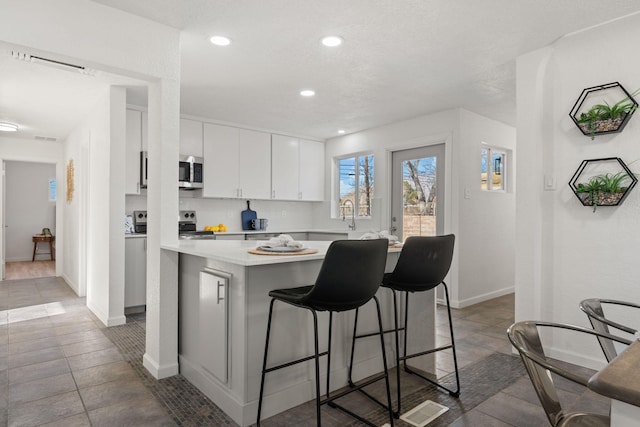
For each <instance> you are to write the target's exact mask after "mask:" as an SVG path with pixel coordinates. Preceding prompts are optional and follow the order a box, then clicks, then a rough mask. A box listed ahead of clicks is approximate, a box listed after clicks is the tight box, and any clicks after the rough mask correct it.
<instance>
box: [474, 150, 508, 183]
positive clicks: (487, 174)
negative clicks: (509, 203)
mask: <svg viewBox="0 0 640 427" xmlns="http://www.w3.org/2000/svg"><path fill="white" fill-rule="evenodd" d="M483 144H484V143H483ZM506 167H507V152H506V151H504V150H500V149H498V148H493V147H488V146H485V147H483V148H482V149H481V150H480V188H481V189H482V190H485V191H505V190H506V176H507V173H506V172H507V170H506ZM489 178H490V179H489Z"/></svg>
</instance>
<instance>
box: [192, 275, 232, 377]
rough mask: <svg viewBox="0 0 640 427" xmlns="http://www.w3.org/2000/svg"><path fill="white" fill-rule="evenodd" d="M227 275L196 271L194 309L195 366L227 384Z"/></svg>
mask: <svg viewBox="0 0 640 427" xmlns="http://www.w3.org/2000/svg"><path fill="white" fill-rule="evenodd" d="M228 286H229V276H228V275H226V274H225V273H222V272H218V271H214V270H209V269H205V270H203V271H201V272H200V289H199V290H200V295H199V296H200V298H199V300H198V301H199V307H198V337H199V344H200V348H199V351H198V363H199V364H200V366H201V367H202V368H203V369H204V370H205V371H207V372H208V373H209V374H211V375H213V376H214V377H216V378H217V379H218V380H219V381H221V382H223V383H226V382H227V376H228V372H227V369H228V368H227V367H228V360H227V354H228V333H227V330H228V325H227V306H228V303H227V290H228V289H227V288H228Z"/></svg>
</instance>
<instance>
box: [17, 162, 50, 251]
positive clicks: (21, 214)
mask: <svg viewBox="0 0 640 427" xmlns="http://www.w3.org/2000/svg"><path fill="white" fill-rule="evenodd" d="M55 177H56V165H55V164H51V163H33V162H10V161H8V162H6V167H5V180H6V181H5V183H6V193H5V197H6V199H5V202H6V206H5V225H6V228H5V233H6V234H5V239H6V240H5V242H6V250H7V253H6V255H5V261H7V262H10V261H31V258H32V255H33V242H32V241H31V236H33V235H34V234H38V233H40V232H41V231H42V228H44V227H47V228H49V229H50V230H51V232H52V233H53V234H54V235H55V234H56V232H55V229H56V224H55V221H56V202H55V201H49V179H51V178H54V179H55ZM48 251H49V245H48V244H42V243H40V244H39V245H38V253H44V252H48ZM36 258H37V259H38V260H48V259H50V258H49V255H47V256H44V255H37V256H36Z"/></svg>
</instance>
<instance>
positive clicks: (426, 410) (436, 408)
mask: <svg viewBox="0 0 640 427" xmlns="http://www.w3.org/2000/svg"><path fill="white" fill-rule="evenodd" d="M448 410H449V408H447V407H446V406H444V405H441V404H439V403H436V402H432V401H431V400H427V401H425V402H423V403H421V404H420V405H418V406H416V407H415V408H413V409H412V410H410V411H409V412H406V413H404V414H402V415H400V419H401V420H402V421H404V422H407V423H409V424H411V425H412V426H416V427H424V426H426V425H427V424H429V423H430V422H431V421H433V420H435V419H436V418H438V417H439V416H440V415H442V414H444V413H445V412H447V411H448Z"/></svg>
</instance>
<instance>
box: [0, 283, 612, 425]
mask: <svg viewBox="0 0 640 427" xmlns="http://www.w3.org/2000/svg"><path fill="white" fill-rule="evenodd" d="M513 304H514V299H513V295H507V296H504V297H500V298H496V299H494V300H491V301H487V302H484V303H481V304H476V305H474V306H471V307H468V308H465V309H461V310H453V317H454V329H455V337H456V343H457V352H458V360H459V366H460V370H461V382H462V393H461V396H460V398H458V399H455V398H452V397H450V396H449V395H448V394H446V393H443V392H441V391H438V390H435V389H434V387H433V386H431V385H429V384H427V383H424V382H422V381H420V380H418V379H417V378H415V377H414V376H410V375H405V374H403V377H402V390H403V407H404V408H405V410H408V409H410V408H412V407H414V406H416V405H418V404H419V403H421V402H422V401H424V400H425V399H431V400H434V401H438V402H440V403H442V404H445V405H446V406H448V407H449V408H450V410H449V411H448V412H447V413H445V414H444V415H443V416H441V417H440V418H439V419H438V420H436V421H435V422H434V423H432V424H430V426H446V425H451V426H457V427H461V426H474V427H477V426H480V427H482V426H518V427H520V426H547V425H549V423H548V421H547V420H546V418H545V415H544V412H543V410H542V408H541V407H540V404H539V402H538V400H537V397H536V395H535V392H534V391H533V388H532V387H531V384H530V382H529V379H528V377H527V376H526V374H525V372H524V369H523V368H522V363H521V362H520V360H519V358H518V357H517V356H514V355H512V353H511V346H510V344H509V343H508V340H507V338H506V329H507V327H508V326H509V325H510V324H511V323H512V322H513ZM437 322H438V324H437V331H438V341H439V342H447V341H448V334H447V329H446V311H445V310H444V309H443V308H442V307H439V308H438V313H437ZM144 327H145V322H144V315H135V316H131V317H129V318H128V323H127V324H126V325H123V326H118V327H112V328H104V327H103V326H102V324H101V323H100V322H99V321H98V320H97V318H96V317H95V316H94V315H93V314H92V313H91V312H90V311H89V310H88V309H87V307H86V306H85V299H84V298H78V297H77V296H75V294H74V293H73V292H72V291H71V289H70V288H69V287H68V286H67V285H66V284H65V283H64V281H63V280H61V279H59V278H44V279H26V280H12V281H5V282H0V427H2V426H36V425H51V426H88V425H93V426H103V425H104V426H121V425H134V426H147V425H148V426H163V425H184V426H191V425H211V426H219V425H236V424H235V423H233V421H231V420H230V419H229V418H228V417H227V416H226V415H225V414H224V413H223V412H222V411H220V409H218V408H217V407H216V406H215V405H214V404H213V403H212V402H211V401H210V400H209V399H207V398H206V397H205V396H204V395H202V393H200V392H199V391H198V390H197V389H195V387H193V386H192V385H191V384H190V383H188V381H186V380H185V379H184V378H183V377H181V376H180V375H177V376H174V377H171V378H168V379H164V380H160V381H157V380H155V379H153V378H152V377H151V376H150V375H149V374H148V373H147V372H146V371H145V370H144V368H143V367H142V363H141V357H142V353H143V350H144ZM443 353H444V352H443ZM437 369H438V372H437V373H438V377H440V378H441V379H442V380H443V381H451V380H452V375H451V372H452V371H453V364H452V363H451V358H450V355H448V354H442V355H439V356H438V359H437ZM392 385H393V382H392ZM558 387H559V389H560V390H561V392H560V395H561V398H562V399H563V402H564V403H565V404H566V406H567V408H568V409H570V410H573V409H588V410H590V411H597V412H601V413H607V412H608V410H609V401H608V400H607V399H604V398H601V397H599V396H597V395H595V394H593V393H591V392H589V391H586V390H585V389H584V388H583V387H578V386H576V385H574V384H571V383H568V382H566V381H560V382H558ZM371 392H372V393H374V394H378V395H380V394H381V393H382V383H377V384H375V385H373V386H372V387H371ZM392 396H393V395H392ZM343 400H344V402H343V403H344V404H345V406H350V407H352V408H357V409H358V411H359V412H360V413H362V414H364V415H365V416H366V417H367V418H368V419H372V420H374V421H375V422H376V423H377V424H378V425H382V424H384V422H385V413H384V411H382V410H381V409H380V408H379V407H377V406H375V405H374V404H372V403H371V402H370V401H369V400H368V399H366V398H364V397H362V396H360V395H357V394H355V395H350V396H349V397H346V398H345V399H343ZM322 411H323V425H326V426H345V425H361V424H360V423H358V422H357V421H354V420H352V419H351V418H348V417H346V416H345V415H343V414H342V413H341V412H339V411H337V410H335V409H332V408H328V407H323V409H322ZM314 417H315V412H314V404H313V402H308V403H306V404H303V405H300V406H298V407H296V408H293V409H291V410H289V411H286V412H284V413H282V414H279V415H277V416H274V417H272V418H270V419H268V420H264V422H263V423H262V424H263V425H265V426H306V425H309V426H312V425H315V418H314ZM396 425H397V426H402V427H404V426H408V424H406V423H404V422H402V421H399V420H396Z"/></svg>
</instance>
